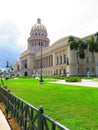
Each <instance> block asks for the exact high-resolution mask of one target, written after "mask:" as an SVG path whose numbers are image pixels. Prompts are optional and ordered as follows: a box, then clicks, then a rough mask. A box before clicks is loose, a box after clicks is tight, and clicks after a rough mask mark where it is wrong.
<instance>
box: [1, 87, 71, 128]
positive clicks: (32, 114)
mask: <svg viewBox="0 0 98 130" xmlns="http://www.w3.org/2000/svg"><path fill="white" fill-rule="evenodd" d="M0 100H1V102H3V103H4V105H5V107H6V116H8V115H9V114H11V116H13V117H14V119H15V120H16V121H17V123H18V125H19V126H20V128H21V130H69V129H68V128H66V127H65V126H63V125H61V124H60V123H58V122H56V121H54V120H53V119H51V118H50V117H48V116H46V115H45V114H44V113H43V107H40V108H39V109H37V108H35V107H34V106H32V105H31V104H29V103H27V102H25V101H24V100H22V99H20V98H19V97H17V96H15V95H14V94H12V93H10V91H9V90H7V89H5V88H3V87H0Z"/></svg>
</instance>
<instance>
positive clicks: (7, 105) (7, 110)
mask: <svg viewBox="0 0 98 130" xmlns="http://www.w3.org/2000/svg"><path fill="white" fill-rule="evenodd" d="M9 93H10V90H7V91H6V104H5V105H6V107H5V113H6V117H8V113H9Z"/></svg>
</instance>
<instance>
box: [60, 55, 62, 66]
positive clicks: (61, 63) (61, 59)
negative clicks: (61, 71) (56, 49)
mask: <svg viewBox="0 0 98 130" xmlns="http://www.w3.org/2000/svg"><path fill="white" fill-rule="evenodd" d="M60 64H62V56H60Z"/></svg>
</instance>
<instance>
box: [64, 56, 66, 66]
mask: <svg viewBox="0 0 98 130" xmlns="http://www.w3.org/2000/svg"><path fill="white" fill-rule="evenodd" d="M65 63H66V55H64V64H65Z"/></svg>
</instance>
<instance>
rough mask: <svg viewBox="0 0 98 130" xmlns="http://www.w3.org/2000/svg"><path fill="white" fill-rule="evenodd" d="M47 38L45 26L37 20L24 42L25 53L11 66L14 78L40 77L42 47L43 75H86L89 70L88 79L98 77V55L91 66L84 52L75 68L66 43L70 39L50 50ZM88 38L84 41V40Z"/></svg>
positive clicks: (63, 40) (87, 52)
mask: <svg viewBox="0 0 98 130" xmlns="http://www.w3.org/2000/svg"><path fill="white" fill-rule="evenodd" d="M47 36H48V34H47V30H46V28H45V26H44V25H43V24H41V20H40V19H38V20H37V24H35V25H34V26H33V27H32V29H31V32H30V37H29V38H28V40H27V41H28V48H27V50H26V51H25V52H23V53H21V55H20V61H19V62H16V63H15V65H14V72H15V75H22V76H32V75H33V74H34V75H37V76H40V73H41V47H42V74H43V75H67V74H69V75H87V72H88V70H89V74H90V75H98V54H95V62H92V54H91V53H90V52H89V51H88V50H86V51H85V53H86V58H85V59H82V60H81V59H79V64H78V65H77V63H76V53H75V51H71V50H70V45H69V43H68V38H69V36H67V37H64V38H61V39H59V40H58V41H56V42H55V43H54V44H52V45H51V46H49V42H50V40H49V39H48V37H47ZM89 37H90V36H88V37H85V38H83V39H84V40H87V39H88V38H89ZM75 38H76V37H75ZM76 39H78V38H76ZM77 67H78V69H77Z"/></svg>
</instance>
